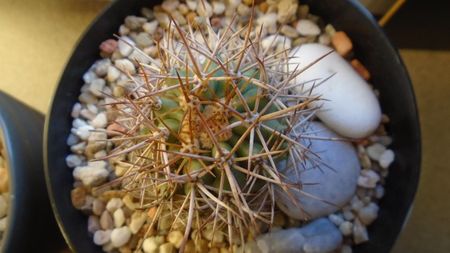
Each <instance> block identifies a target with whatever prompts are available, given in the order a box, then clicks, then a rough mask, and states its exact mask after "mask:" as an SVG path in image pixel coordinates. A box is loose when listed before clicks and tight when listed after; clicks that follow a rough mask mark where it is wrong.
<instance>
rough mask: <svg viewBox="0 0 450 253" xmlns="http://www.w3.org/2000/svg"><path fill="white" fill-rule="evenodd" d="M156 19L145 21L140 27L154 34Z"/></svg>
mask: <svg viewBox="0 0 450 253" xmlns="http://www.w3.org/2000/svg"><path fill="white" fill-rule="evenodd" d="M158 25H159V24H158V20H153V21H151V22H147V23H145V24H144V25H143V26H142V29H144V31H145V32H147V33H149V34H154V33H155V32H156V29H157V28H158Z"/></svg>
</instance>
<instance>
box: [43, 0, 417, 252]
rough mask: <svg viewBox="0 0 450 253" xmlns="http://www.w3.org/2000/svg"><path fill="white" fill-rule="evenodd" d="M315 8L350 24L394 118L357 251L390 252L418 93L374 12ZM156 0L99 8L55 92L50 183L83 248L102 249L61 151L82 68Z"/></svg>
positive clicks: (408, 193) (407, 180)
mask: <svg viewBox="0 0 450 253" xmlns="http://www.w3.org/2000/svg"><path fill="white" fill-rule="evenodd" d="M302 3H306V4H309V5H310V7H311V9H312V12H313V13H316V14H318V15H320V16H321V17H323V18H324V19H325V20H326V21H327V22H329V23H331V24H333V25H334V26H335V27H336V28H337V29H339V30H343V31H345V32H346V33H347V34H348V35H349V36H350V38H351V39H352V41H353V43H354V47H355V48H354V51H355V54H356V55H357V56H358V59H360V60H361V62H362V63H363V64H364V65H365V66H366V67H367V68H368V69H369V71H370V73H371V75H372V83H373V84H374V86H375V87H376V88H377V89H378V90H379V91H380V94H381V96H380V102H381V106H382V110H383V112H384V113H386V114H387V115H388V116H389V117H390V119H391V122H390V123H389V125H388V132H389V134H390V135H391V136H392V137H393V143H392V146H391V149H393V150H394V151H395V154H396V160H395V162H394V164H393V165H392V166H391V168H392V169H391V171H390V175H389V177H388V179H387V182H386V195H385V197H384V198H383V199H382V200H381V202H380V205H381V208H380V213H379V218H378V219H377V221H376V222H375V223H374V224H372V225H371V226H370V227H369V235H370V238H371V240H370V241H369V242H368V243H365V244H363V245H360V246H358V247H356V248H355V252H366V253H371V252H377V253H379V252H389V251H390V249H391V248H392V246H393V245H394V243H395V240H396V238H397V236H398V235H399V233H400V231H401V230H402V227H403V224H404V222H405V220H406V218H407V216H408V212H409V211H410V207H411V205H412V202H413V198H414V195H415V192H416V189H417V184H418V180H419V172H420V156H421V150H420V130H419V124H418V115H417V109H416V103H415V99H414V94H413V90H412V86H411V82H410V80H409V77H408V74H407V72H406V70H405V67H404V65H403V63H402V61H401V59H400V57H399V55H398V53H397V51H396V50H395V49H394V47H393V46H392V45H391V44H390V42H389V40H388V39H387V38H386V36H385V34H384V33H383V31H382V30H381V29H380V27H379V26H378V25H377V23H376V21H375V20H374V19H373V18H372V16H371V15H370V13H369V12H368V11H367V10H366V9H364V8H363V7H362V6H361V5H360V4H359V3H358V2H357V1H350V0H339V1H336V0H320V1H319V0H309V1H307V0H304V1H302ZM154 4H156V2H155V1H149V0H147V1H142V0H118V1H115V2H113V3H112V4H111V6H110V7H109V8H108V9H106V11H105V12H104V13H103V14H101V15H100V16H99V17H98V19H97V20H96V21H95V22H94V23H93V24H92V26H91V27H90V28H89V29H88V31H87V32H86V33H85V34H84V36H83V37H82V39H81V41H80V42H79V44H78V47H77V48H76V49H75V51H74V53H73V55H72V57H71V58H70V60H69V62H68V64H67V66H66V69H65V71H64V73H63V75H62V77H61V80H60V84H59V86H58V88H57V90H56V92H55V95H54V98H53V105H52V107H51V108H50V111H49V114H48V115H49V117H48V118H47V122H46V129H45V133H46V135H45V144H46V148H45V162H46V176H47V178H46V179H47V184H48V187H49V189H50V196H51V201H52V202H53V205H52V206H53V208H54V212H55V215H56V217H57V220H58V222H59V224H60V227H61V228H62V230H63V233H64V235H65V238H66V239H67V242H68V243H69V245H70V247H71V248H72V249H73V250H75V251H78V252H101V249H100V248H99V247H97V246H95V245H94V243H93V242H92V239H91V238H90V237H89V235H88V233H87V231H86V227H87V224H86V223H87V218H86V216H85V215H83V214H82V213H81V212H79V211H78V210H76V209H75V208H74V207H72V204H71V201H70V191H71V189H72V184H73V177H72V173H71V170H70V169H68V168H67V166H66V164H65V161H64V158H65V156H66V155H68V154H69V152H70V150H69V147H68V146H67V145H66V138H67V136H68V135H69V133H70V129H71V122H72V119H71V117H70V112H71V109H72V106H73V104H74V103H75V102H77V99H78V95H79V94H80V87H81V86H82V85H83V81H82V78H81V77H82V75H83V74H84V72H85V71H86V70H87V69H88V68H89V67H90V66H91V65H92V63H94V61H95V60H96V59H98V54H99V51H98V46H99V45H100V43H101V42H102V41H104V40H106V39H109V38H111V37H112V35H113V34H114V33H115V32H116V31H117V29H118V27H119V26H120V25H121V24H122V22H123V20H124V18H125V17H126V16H127V15H132V14H137V13H139V12H138V11H139V9H140V7H143V6H147V7H149V6H152V5H154Z"/></svg>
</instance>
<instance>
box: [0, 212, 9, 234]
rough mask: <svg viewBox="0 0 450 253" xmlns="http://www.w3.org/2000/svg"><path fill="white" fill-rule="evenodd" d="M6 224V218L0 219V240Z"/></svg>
mask: <svg viewBox="0 0 450 253" xmlns="http://www.w3.org/2000/svg"><path fill="white" fill-rule="evenodd" d="M7 223H8V217H5V218H1V219H0V239H1V235H2V232H4V231H5V230H6V224H7Z"/></svg>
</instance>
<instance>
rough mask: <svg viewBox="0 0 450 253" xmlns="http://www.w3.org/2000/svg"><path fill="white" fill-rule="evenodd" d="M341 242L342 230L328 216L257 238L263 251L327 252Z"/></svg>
mask: <svg viewBox="0 0 450 253" xmlns="http://www.w3.org/2000/svg"><path fill="white" fill-rule="evenodd" d="M341 243H342V234H341V232H340V231H339V229H338V228H337V227H336V226H335V225H334V224H333V223H332V222H331V221H330V220H329V219H327V218H320V219H317V220H315V221H313V222H311V223H309V224H307V225H306V226H304V227H301V228H290V229H283V230H278V231H276V232H272V233H267V234H263V235H261V236H259V237H258V238H256V245H257V248H258V250H259V251H260V252H261V253H268V252H271V253H277V252H279V253H290V252H292V253H326V252H331V251H333V250H335V249H336V248H337V247H339V246H340V245H341Z"/></svg>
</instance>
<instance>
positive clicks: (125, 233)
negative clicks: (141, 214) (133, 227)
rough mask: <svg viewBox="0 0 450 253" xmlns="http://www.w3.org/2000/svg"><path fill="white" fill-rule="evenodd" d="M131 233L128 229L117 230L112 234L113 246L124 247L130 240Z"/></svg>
mask: <svg viewBox="0 0 450 253" xmlns="http://www.w3.org/2000/svg"><path fill="white" fill-rule="evenodd" d="M130 237H131V231H130V229H129V228H128V227H121V228H115V229H113V231H112V232H111V244H112V245H113V246H114V247H116V248H119V247H122V246H123V245H125V244H126V243H127V242H128V240H130Z"/></svg>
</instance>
